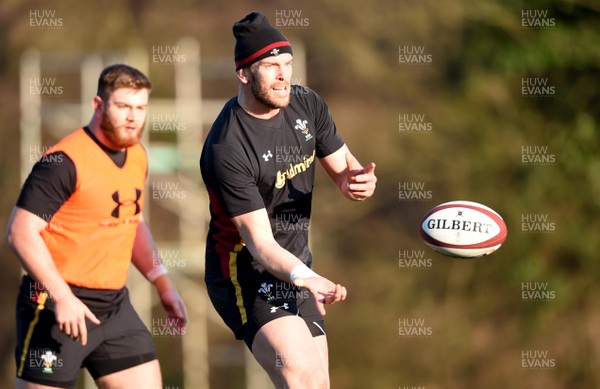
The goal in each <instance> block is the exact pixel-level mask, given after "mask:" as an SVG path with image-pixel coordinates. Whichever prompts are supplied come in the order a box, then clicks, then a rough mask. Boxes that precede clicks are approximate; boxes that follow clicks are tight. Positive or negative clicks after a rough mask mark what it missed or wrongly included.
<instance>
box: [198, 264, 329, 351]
mask: <svg viewBox="0 0 600 389" xmlns="http://www.w3.org/2000/svg"><path fill="white" fill-rule="evenodd" d="M206 285H207V291H208V295H209V297H210V300H211V302H212V304H213V306H214V307H215V309H216V311H217V313H218V314H219V315H220V316H221V318H223V320H224V321H225V324H227V326H228V327H229V328H230V329H231V331H233V333H234V335H235V337H236V339H243V340H244V342H246V345H247V346H248V349H250V351H252V342H254V337H255V336H256V333H257V332H258V330H259V329H260V328H261V327H262V326H263V325H265V324H266V323H268V322H270V321H272V320H275V319H278V318H280V317H285V316H300V317H301V318H303V319H304V321H305V322H306V325H307V327H308V329H309V331H310V332H311V334H312V335H313V337H314V336H319V335H325V324H324V321H323V316H322V315H321V313H319V311H318V309H317V304H316V302H315V298H314V297H313V295H312V293H311V292H310V291H309V290H308V289H306V288H299V287H297V286H295V285H293V284H291V283H289V282H285V281H281V280H279V279H277V278H275V277H274V276H272V275H271V274H270V273H267V272H264V273H262V274H261V275H260V276H258V275H253V276H251V277H244V278H242V277H232V278H230V279H226V280H219V281H213V280H207V281H206Z"/></svg>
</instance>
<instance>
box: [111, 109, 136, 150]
mask: <svg viewBox="0 0 600 389" xmlns="http://www.w3.org/2000/svg"><path fill="white" fill-rule="evenodd" d="M100 129H101V130H102V133H103V134H104V135H105V136H106V137H107V138H108V140H109V141H110V142H111V143H112V144H113V145H115V146H117V147H118V148H119V149H124V148H127V147H131V146H135V145H136V144H138V143H139V141H140V139H141V138H142V132H144V124H142V126H141V127H140V128H138V130H137V131H136V132H135V134H126V133H121V132H119V127H116V126H115V125H114V123H113V122H112V121H111V120H110V118H109V117H108V115H107V114H106V112H102V122H101V123H100Z"/></svg>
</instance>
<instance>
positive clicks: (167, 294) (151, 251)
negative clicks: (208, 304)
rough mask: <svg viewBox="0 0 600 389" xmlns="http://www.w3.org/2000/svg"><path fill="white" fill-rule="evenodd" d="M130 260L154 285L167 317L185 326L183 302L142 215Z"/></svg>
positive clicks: (185, 316)
mask: <svg viewBox="0 0 600 389" xmlns="http://www.w3.org/2000/svg"><path fill="white" fill-rule="evenodd" d="M131 261H132V262H133V264H134V265H135V267H136V268H137V269H138V270H139V271H140V273H142V275H144V277H146V279H147V280H148V281H149V282H150V283H152V284H153V285H154V287H155V288H156V291H157V293H158V295H159V297H160V301H161V303H162V305H163V307H164V309H165V311H166V312H167V314H168V316H169V318H170V319H175V322H176V323H177V327H178V328H180V329H183V328H185V327H186V326H187V323H188V315H187V311H186V308H185V304H184V303H183V300H182V299H181V297H180V296H179V293H178V292H177V289H176V288H175V285H174V284H173V282H172V281H171V278H170V277H169V274H168V272H167V269H166V267H165V266H164V264H163V263H162V260H161V258H160V255H159V252H158V250H157V248H156V244H155V243H154V238H153V237H152V232H151V231H150V228H149V227H148V225H147V224H146V222H145V220H144V218H143V217H140V220H139V223H138V227H137V232H136V236H135V240H134V243H133V252H132V255H131Z"/></svg>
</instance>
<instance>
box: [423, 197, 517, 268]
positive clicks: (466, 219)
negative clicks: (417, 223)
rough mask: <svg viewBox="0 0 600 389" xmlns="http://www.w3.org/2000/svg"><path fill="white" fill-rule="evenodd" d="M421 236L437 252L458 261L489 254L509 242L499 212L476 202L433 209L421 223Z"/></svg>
mask: <svg viewBox="0 0 600 389" xmlns="http://www.w3.org/2000/svg"><path fill="white" fill-rule="evenodd" d="M420 230H421V237H422V238H423V240H424V241H425V243H427V245H429V246H430V247H431V248H433V249H434V250H435V251H437V252H439V253H441V254H444V255H448V256H451V257H459V258H473V257H481V256H484V255H488V254H491V253H493V252H494V251H496V250H498V249H499V248H500V246H501V245H502V243H504V241H505V240H506V235H507V233H508V231H507V229H506V224H505V223H504V220H503V219H502V216H500V215H499V214H498V213H497V212H496V211H494V210H493V209H491V208H489V207H486V206H485V205H483V204H479V203H476V202H473V201H450V202H448V203H443V204H440V205H438V206H435V207H433V208H432V209H431V210H430V211H429V212H427V213H426V214H425V216H424V217H423V220H422V221H421V228H420Z"/></svg>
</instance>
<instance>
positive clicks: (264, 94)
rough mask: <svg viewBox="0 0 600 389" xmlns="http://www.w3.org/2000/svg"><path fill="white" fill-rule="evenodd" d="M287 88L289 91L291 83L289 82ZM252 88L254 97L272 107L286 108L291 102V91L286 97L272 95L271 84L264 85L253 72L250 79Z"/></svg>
mask: <svg viewBox="0 0 600 389" xmlns="http://www.w3.org/2000/svg"><path fill="white" fill-rule="evenodd" d="M287 88H288V91H289V89H290V85H289V83H288V84H287ZM250 89H251V90H252V94H253V95H254V98H256V100H258V101H259V102H260V103H262V104H263V105H265V106H266V107H268V108H270V109H278V108H284V107H286V106H287V105H288V104H289V103H290V94H289V93H288V95H287V96H286V97H273V96H270V95H269V92H270V91H271V88H270V87H269V86H265V85H262V84H261V82H260V81H259V80H258V77H256V76H255V75H254V74H252V78H251V79H250Z"/></svg>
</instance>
